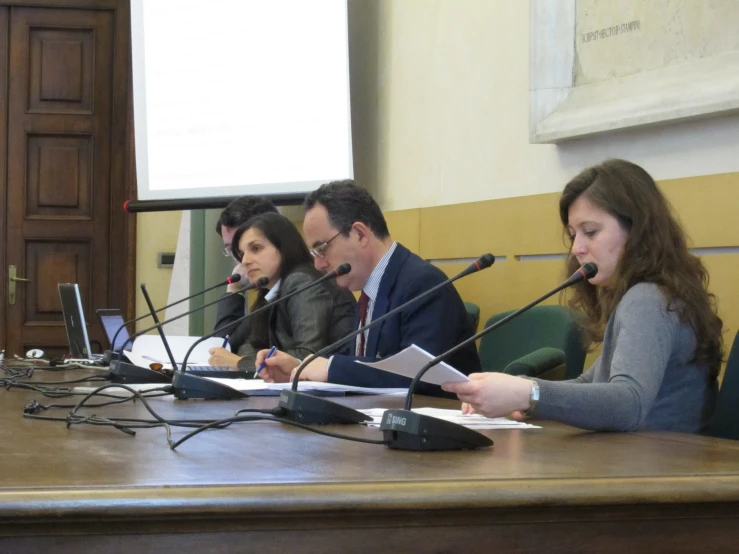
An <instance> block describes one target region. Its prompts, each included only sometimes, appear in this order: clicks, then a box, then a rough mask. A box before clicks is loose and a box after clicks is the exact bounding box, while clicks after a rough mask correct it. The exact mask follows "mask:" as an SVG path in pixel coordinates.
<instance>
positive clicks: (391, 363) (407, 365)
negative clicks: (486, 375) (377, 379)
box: [359, 344, 470, 385]
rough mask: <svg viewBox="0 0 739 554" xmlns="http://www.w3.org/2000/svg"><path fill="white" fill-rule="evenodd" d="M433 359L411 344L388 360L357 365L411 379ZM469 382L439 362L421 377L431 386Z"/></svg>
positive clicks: (463, 375) (464, 376) (457, 372)
mask: <svg viewBox="0 0 739 554" xmlns="http://www.w3.org/2000/svg"><path fill="white" fill-rule="evenodd" d="M435 357H436V356H432V355H431V354H429V353H428V352H426V351H425V350H424V349H423V348H421V347H419V346H416V345H415V344H412V345H410V346H409V347H408V348H406V349H405V350H403V351H401V352H398V353H397V354H394V355H392V356H390V357H389V358H385V359H384V360H380V361H379V362H359V363H360V364H364V365H366V366H369V367H374V368H375V369H381V370H383V371H388V372H390V373H395V374H397V375H403V376H405V377H410V378H413V377H415V376H416V374H417V373H418V372H419V371H420V370H421V368H422V367H423V366H425V365H426V364H427V363H428V362H430V361H431V360H433V359H434V358H435ZM469 380H470V379H469V377H467V376H466V375H465V374H464V373H461V372H459V371H457V370H456V369H454V368H453V367H452V366H450V365H449V364H447V363H446V362H441V363H439V364H437V365H435V366H434V367H432V368H431V369H429V370H428V371H427V372H426V373H424V375H423V377H421V381H423V382H424V383H431V384H432V385H441V384H442V383H449V382H459V381H469Z"/></svg>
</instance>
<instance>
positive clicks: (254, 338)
mask: <svg viewBox="0 0 739 554" xmlns="http://www.w3.org/2000/svg"><path fill="white" fill-rule="evenodd" d="M252 228H254V229H257V230H258V231H259V232H260V233H262V235H264V238H266V239H267V240H268V241H269V242H270V243H271V244H272V245H273V246H274V247H275V248H276V249H277V250H278V251H279V252H280V257H281V261H280V279H285V277H287V276H288V275H289V274H290V273H291V272H292V271H293V270H295V268H297V267H299V266H302V270H303V271H305V272H306V273H312V274H314V275H315V277H319V276H320V273H319V272H318V270H316V269H315V268H314V267H313V257H312V256H311V255H310V251H309V250H308V247H307V246H306V245H305V241H304V240H303V237H302V236H300V232H299V231H298V230H297V228H296V227H295V225H293V224H292V222H291V221H290V220H289V219H287V218H286V217H285V216H283V215H280V214H278V213H271V212H267V213H263V214H260V215H257V216H254V217H252V218H251V219H249V221H247V222H246V223H244V224H243V225H240V226H239V228H238V229H237V230H236V232H235V233H234V237H233V241H232V242H231V252H232V253H233V255H234V256H235V257H236V258H237V259H238V260H241V259H242V258H243V257H244V255H243V253H242V252H241V250H240V249H239V242H240V241H241V237H242V236H243V235H244V233H246V232H247V231H248V230H249V229H252ZM266 294H267V291H266V290H265V289H261V290H260V291H259V294H258V296H257V299H256V300H255V301H254V303H253V304H252V306H251V308H250V309H251V311H254V310H256V309H258V308H261V307H262V306H265V305H266V304H267V301H266V300H265V299H264V296H265V295H266ZM278 294H279V293H278ZM270 311H271V310H264V311H263V312H261V313H259V314H256V315H255V316H254V317H252V318H251V320H250V325H249V337H248V338H247V340H248V341H249V342H250V343H251V344H252V346H254V348H255V349H257V350H259V349H263V348H269V347H270V345H269V319H270Z"/></svg>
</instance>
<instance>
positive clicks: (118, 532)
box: [0, 390, 739, 554]
mask: <svg viewBox="0 0 739 554" xmlns="http://www.w3.org/2000/svg"><path fill="white" fill-rule="evenodd" d="M31 399H37V400H39V402H41V403H43V404H48V403H52V402H60V403H67V402H69V400H68V399H61V400H52V399H48V398H44V397H43V396H42V395H40V394H39V393H36V392H30V391H22V390H10V391H5V390H3V391H2V392H0V448H2V453H3V454H2V471H0V552H2V553H3V554H12V553H16V552H24V553H25V552H54V553H72V552H74V553H79V552H106V553H118V552H126V553H128V554H132V553H133V552H136V553H141V552H166V551H168V550H169V551H171V552H177V553H189V552H198V553H210V552H260V553H268V552H297V551H299V552H337V553H339V552H367V553H372V554H377V553H381V552H403V553H404V552H465V553H466V554H470V553H475V552H525V551H535V552H578V551H584V552H621V553H625V552H642V551H643V552H650V553H653V552H694V551H709V550H710V551H711V552H713V553H715V552H723V551H726V552H735V551H737V549H739V443H734V442H732V441H722V440H717V439H711V438H704V437H698V436H688V435H678V434H656V433H634V434H608V433H589V432H582V431H579V430H576V429H573V428H569V427H566V426H563V425H558V424H554V423H549V422H542V428H541V429H528V430H498V431H486V433H489V436H490V437H492V438H493V439H494V441H495V446H494V447H493V448H489V449H484V450H478V451H466V452H437V453H434V452H431V453H414V452H401V451H394V450H390V449H388V448H387V447H385V446H379V445H371V444H361V443H355V442H349V441H343V440H338V439H334V438H329V437H324V436H320V435H316V434H313V433H310V432H307V431H304V430H301V429H297V428H292V427H287V426H283V425H280V424H278V423H273V422H257V423H244V424H239V425H234V426H232V427H230V428H228V429H224V430H217V431H208V432H205V433H201V434H200V435H198V436H196V437H194V438H193V439H192V440H190V441H188V442H186V443H184V444H183V445H182V446H181V447H180V448H179V449H178V450H176V451H172V450H170V449H169V447H168V446H167V442H166V438H165V432H164V430H162V429H145V430H140V431H138V433H137V435H136V436H135V437H131V436H129V435H127V434H124V433H122V432H120V431H118V430H115V429H112V428H107V427H93V426H90V425H85V426H73V427H72V428H70V429H67V428H66V427H65V425H64V423H60V422H47V421H36V420H30V419H24V418H23V417H22V412H23V406H24V405H25V404H26V403H27V402H29V400H31ZM341 401H342V402H345V403H347V404H350V405H352V406H355V407H371V406H385V407H391V406H400V405H402V399H400V398H397V397H386V398H380V397H354V398H347V399H342V400H341ZM151 404H152V406H153V407H154V408H155V409H156V410H157V411H158V412H159V413H160V414H161V415H163V416H165V417H170V418H171V417H181V418H193V419H194V418H203V419H209V418H220V417H228V416H230V415H232V414H233V413H234V412H235V411H236V410H238V409H241V408H246V407H272V406H274V405H275V404H276V398H258V399H257V398H255V399H250V400H243V401H230V402H229V401H225V402H215V401H213V402H211V401H208V402H206V401H190V402H180V401H173V400H171V399H155V400H152V401H151ZM416 405H418V406H420V405H435V406H448V407H456V406H457V404H456V403H453V402H451V401H442V400H432V399H424V398H422V397H420V398H418V400H417V402H416ZM52 411H53V412H54V415H62V416H64V415H66V413H67V411H68V410H50V411H48V412H45V413H46V414H50V412H52ZM92 412H94V413H97V414H99V415H111V416H112V415H119V416H122V415H126V416H129V417H138V416H140V417H146V412H145V410H144V409H143V407H142V406H141V404H140V403H137V404H135V405H133V404H130V403H129V404H126V405H121V406H113V407H105V408H99V409H95V410H90V413H92ZM133 414H137V416H134V415H133ZM327 429H328V428H327ZM330 429H331V430H333V431H338V432H343V433H347V434H351V435H355V436H361V437H366V438H378V439H379V438H381V437H380V433H379V431H377V430H373V429H368V428H366V427H364V426H352V427H331V428H330ZM186 432H187V431H186V430H182V429H176V430H174V432H173V435H174V437H175V438H177V437H181V436H183V435H184V434H185V433H186Z"/></svg>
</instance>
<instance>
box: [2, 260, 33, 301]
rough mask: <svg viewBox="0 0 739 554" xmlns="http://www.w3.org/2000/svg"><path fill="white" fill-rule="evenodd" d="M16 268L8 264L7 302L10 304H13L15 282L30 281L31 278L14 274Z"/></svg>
mask: <svg viewBox="0 0 739 554" xmlns="http://www.w3.org/2000/svg"><path fill="white" fill-rule="evenodd" d="M17 271H18V268H16V267H15V266H14V265H9V266H8V303H9V304H10V305H11V306H12V305H14V304H15V284H16V283H30V282H31V279H26V278H25V277H18V276H17V275H16V273H17Z"/></svg>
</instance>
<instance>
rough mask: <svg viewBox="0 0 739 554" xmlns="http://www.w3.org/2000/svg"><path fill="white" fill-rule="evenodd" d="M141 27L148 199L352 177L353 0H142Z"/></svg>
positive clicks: (142, 181)
mask: <svg viewBox="0 0 739 554" xmlns="http://www.w3.org/2000/svg"><path fill="white" fill-rule="evenodd" d="M137 23H138V25H137ZM132 34H133V37H132V41H133V48H134V89H135V92H134V95H135V96H134V110H135V125H136V157H137V176H138V182H139V199H140V200H147V199H162V198H188V197H204V196H224V195H237V194H276V193H289V192H304V191H308V190H312V189H313V188H315V186H317V185H318V184H320V183H323V182H326V181H328V180H332V179H343V178H348V177H351V176H352V153H351V126H350V121H349V78H348V70H349V68H348V54H347V27H346V2H345V0H318V1H316V0H313V1H311V2H305V1H304V0H271V1H270V2H261V1H249V0H209V1H208V2H203V1H202V0H201V1H194V0H187V1H183V0H138V2H136V1H135V2H133V3H132ZM137 35H138V36H137ZM137 59H138V61H139V65H138V66H137V64H136V60H137ZM142 62H143V63H142Z"/></svg>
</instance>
